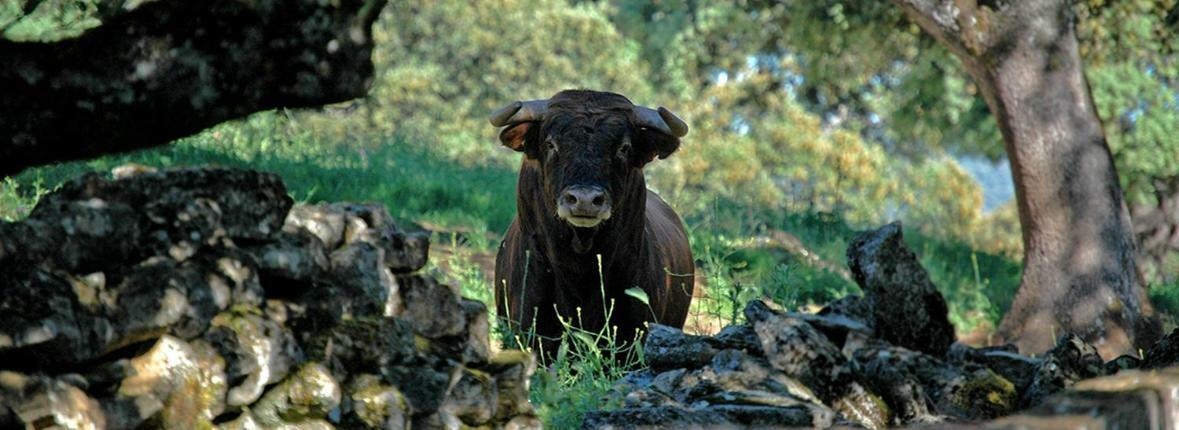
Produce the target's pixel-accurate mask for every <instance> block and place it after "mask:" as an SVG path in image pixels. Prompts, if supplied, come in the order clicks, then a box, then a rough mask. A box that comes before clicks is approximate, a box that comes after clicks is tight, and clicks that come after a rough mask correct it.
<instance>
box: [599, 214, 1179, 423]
mask: <svg viewBox="0 0 1179 430" xmlns="http://www.w3.org/2000/svg"><path fill="white" fill-rule="evenodd" d="M848 260H849V265H850V266H851V271H852V274H853V277H854V278H855V279H856V281H857V282H858V283H859V284H860V287H861V289H862V290H863V291H864V296H862V297H861V296H849V297H845V298H842V299H839V300H836V301H834V302H832V303H831V304H829V305H828V306H827V307H825V308H823V309H822V310H821V311H819V312H818V313H817V314H807V313H799V312H787V311H785V310H782V309H778V308H775V307H774V306H773V305H772V304H768V303H764V302H762V301H754V302H751V303H749V304H748V305H747V307H746V308H745V312H744V316H745V323H744V324H741V325H735V326H730V327H726V328H725V329H724V330H722V331H721V333H719V334H718V335H716V336H692V335H687V334H684V333H682V332H680V331H679V330H676V329H673V328H669V327H664V326H658V325H656V326H653V327H652V328H651V332H650V335H649V336H648V337H647V339H646V344H645V348H644V350H645V355H646V359H647V362H648V364H650V370H648V371H644V372H640V373H636V374H632V375H631V376H630V377H629V378H627V379H625V380H623V381H622V382H620V383H619V384H618V386H617V390H616V392H617V393H618V394H617V395H618V397H621V403H622V405H623V406H622V407H621V408H619V409H616V410H611V411H604V412H595V413H592V414H590V415H589V416H588V417H587V419H586V421H585V427H586V428H633V427H635V426H641V425H645V424H654V423H658V424H659V425H660V426H662V427H665V428H675V427H679V426H687V427H693V426H696V427H699V426H729V427H743V426H785V427H815V428H826V427H831V426H836V425H850V426H859V427H865V428H873V429H874V428H886V427H890V426H918V427H922V428H976V427H977V428H1077V427H1068V426H1065V427H1050V425H1053V423H1056V424H1062V425H1063V424H1067V422H1068V421H1067V420H1074V419H1080V418H1078V417H1080V416H1086V415H1085V414H1088V415H1087V418H1085V420H1087V421H1084V422H1091V423H1104V424H1106V425H1107V426H1106V427H1104V428H1169V427H1165V426H1164V427H1157V426H1156V427H1149V426H1147V427H1140V426H1138V424H1141V423H1143V422H1146V423H1166V422H1171V421H1169V420H1173V418H1169V417H1168V416H1167V415H1166V414H1167V413H1169V412H1165V411H1172V410H1174V409H1173V408H1174V407H1175V406H1176V405H1179V403H1177V400H1179V395H1174V394H1171V393H1175V392H1179V391H1167V390H1170V389H1172V388H1171V387H1175V386H1179V374H1175V373H1174V372H1173V371H1167V372H1170V373H1167V372H1164V373H1163V374H1162V375H1163V376H1156V375H1159V374H1157V373H1147V374H1144V373H1136V371H1133V370H1128V371H1127V372H1129V373H1127V372H1123V373H1120V374H1118V376H1114V377H1111V378H1115V379H1100V378H1098V379H1092V378H1097V377H1101V376H1103V375H1106V374H1111V373H1116V372H1118V371H1122V370H1125V369H1133V368H1137V367H1139V366H1142V367H1147V366H1150V367H1162V366H1166V365H1171V364H1175V360H1176V359H1175V357H1176V356H1179V354H1176V352H1175V351H1176V349H1177V348H1175V347H1174V345H1177V344H1179V341H1175V340H1174V339H1177V338H1179V331H1176V332H1175V333H1172V335H1171V336H1169V337H1168V338H1167V339H1165V340H1164V341H1163V342H1160V343H1159V344H1158V345H1156V346H1155V348H1152V349H1150V350H1149V351H1148V352H1147V353H1146V354H1145V358H1144V359H1143V360H1139V359H1137V358H1134V357H1119V358H1117V359H1115V360H1111V361H1110V362H1108V363H1106V362H1103V361H1102V360H1101V357H1100V356H1098V355H1097V353H1096V350H1095V349H1094V348H1093V346H1092V345H1089V344H1087V343H1085V342H1084V341H1083V340H1082V339H1081V338H1079V337H1077V336H1074V335H1071V334H1065V335H1062V336H1061V337H1060V339H1059V340H1058V341H1057V345H1056V347H1055V348H1053V349H1052V350H1050V351H1048V352H1047V353H1046V354H1045V355H1043V356H1040V357H1027V356H1023V355H1020V354H1018V352H1017V351H1016V349H1015V347H1014V346H1011V345H1005V346H997V347H986V348H973V347H970V346H967V345H963V344H959V343H954V342H953V341H954V337H953V336H954V330H953V327H952V326H951V325H950V323H949V320H948V319H947V315H946V314H947V308H946V303H945V301H944V299H943V298H942V297H941V295H940V294H939V293H938V292H937V290H936V289H935V288H934V285H933V284H932V283H931V282H930V280H929V277H928V275H927V274H926V272H925V271H924V269H922V268H921V266H920V265H919V264H918V263H917V260H916V256H915V255H914V253H913V252H912V251H910V250H908V249H907V248H906V246H905V244H904V242H903V238H902V236H901V229H900V225H899V224H892V225H888V226H885V227H883V228H881V229H878V230H875V231H872V232H868V233H865V234H864V235H862V236H860V237H858V238H856V239H855V240H854V241H852V243H851V245H850V249H849V250H848ZM1124 374H1125V375H1138V376H1134V377H1128V378H1130V379H1126V378H1122V379H1116V378H1120V377H1121V376H1122V375H1124ZM1168 375H1169V376H1168ZM1081 381H1084V382H1081ZM1098 381H1121V382H1098ZM1098 387H1103V388H1102V389H1098ZM1117 387H1120V388H1117ZM1099 391H1100V392H1099ZM1172 397H1174V398H1172ZM1106 398H1109V399H1125V400H1126V404H1120V405H1113V404H1105V403H1104V402H1103V401H1101V400H1100V399H1106ZM1152 402H1153V403H1152ZM1160 402H1161V403H1160ZM1127 405H1129V406H1127ZM1134 405H1137V406H1134ZM1160 405H1161V407H1165V408H1169V409H1160ZM1054 408H1058V409H1054ZM1023 410H1026V411H1027V412H1026V413H1024V414H1023V415H1019V416H1011V417H1008V418H1003V419H1002V420H1001V421H993V422H988V421H987V420H992V419H996V418H1000V417H1004V416H1009V415H1012V414H1015V413H1017V412H1019V411H1023ZM1056 410H1059V411H1060V412H1054V411H1056ZM1111 411H1112V412H1111ZM1129 411H1138V413H1129ZM1152 411H1153V412H1152ZM1106 412H1109V415H1108V416H1102V415H1101V414H1103V413H1106ZM1054 414H1065V415H1068V416H1065V417H1061V418H1060V419H1061V421H1052V420H1053V419H1056V418H1054V417H1052V415H1054ZM1144 420H1145V421H1144ZM976 423H985V424H976ZM1037 423H1038V424H1037ZM1123 424H1124V425H1123ZM1118 425H1122V426H1121V427H1118ZM1172 425H1174V423H1172Z"/></svg>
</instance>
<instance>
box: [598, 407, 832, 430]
mask: <svg viewBox="0 0 1179 430" xmlns="http://www.w3.org/2000/svg"><path fill="white" fill-rule="evenodd" d="M813 418H814V417H813V416H812V415H811V411H810V410H809V409H808V408H806V407H801V406H795V407H778V406H752V405H715V406H710V407H707V408H698V409H686V408H683V407H677V406H657V407H652V408H623V409H617V410H613V411H606V412H590V413H588V414H586V416H585V421H584V422H583V423H582V428H584V429H615V428H645V427H659V428H677V427H688V428H699V427H702V426H727V427H734V426H741V427H747V426H755V427H757V426H775V427H814V428H821V427H820V426H817V425H815V424H814V422H813Z"/></svg>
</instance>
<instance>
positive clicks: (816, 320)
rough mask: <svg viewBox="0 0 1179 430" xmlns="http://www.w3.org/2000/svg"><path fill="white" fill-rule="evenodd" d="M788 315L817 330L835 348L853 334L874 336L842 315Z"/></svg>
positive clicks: (862, 326)
mask: <svg viewBox="0 0 1179 430" xmlns="http://www.w3.org/2000/svg"><path fill="white" fill-rule="evenodd" d="M789 315H791V316H793V317H795V318H798V319H801V320H803V321H805V322H806V323H807V324H810V325H811V326H812V327H814V328H816V329H818V330H819V331H820V332H822V333H823V335H824V336H827V339H829V340H831V342H832V343H834V344H835V345H836V346H842V345H843V344H844V343H845V341H846V340H847V339H848V336H849V335H852V334H853V333H854V334H858V335H862V336H865V337H872V336H873V335H874V333H873V330H872V328H871V327H870V326H868V325H866V324H864V323H862V322H860V321H859V320H856V319H854V318H850V317H848V316H846V315H842V314H836V313H829V314H826V315H815V314H807V313H795V312H790V313H789Z"/></svg>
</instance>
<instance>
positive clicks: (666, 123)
mask: <svg viewBox="0 0 1179 430" xmlns="http://www.w3.org/2000/svg"><path fill="white" fill-rule="evenodd" d="M490 120H491V124H492V125H495V126H497V127H503V129H502V130H501V131H500V133H499V140H500V142H502V143H503V145H504V146H507V147H509V148H512V149H514V150H516V151H519V152H523V153H524V155H525V156H526V157H528V158H529V159H531V160H535V161H536V162H537V163H538V164H539V167H540V171H541V177H542V179H541V180H542V182H543V186H544V195H545V197H546V200H547V201H546V202H543V204H544V205H545V206H546V207H547V208H548V209H550V210H552V211H553V212H554V214H555V215H556V216H557V217H558V218H560V219H562V220H564V221H565V222H567V223H569V224H570V225H572V226H574V227H581V228H590V227H596V226H598V225H599V224H601V223H602V222H603V221H606V220H607V219H609V218H610V216H611V214H612V213H613V212H614V211H616V210H622V209H624V208H623V207H622V205H628V204H638V205H643V204H644V202H645V199H646V190H645V187H643V183H644V182H643V181H642V168H643V166H645V165H646V164H647V163H649V162H651V161H652V160H654V159H655V157H659V158H660V159H662V158H667V156H669V155H671V153H672V152H675V150H676V148H678V147H679V145H680V141H679V138H680V137H683V136H684V135H686V134H687V133H688V125H687V124H686V123H684V121H683V120H681V119H679V117H676V116H675V114H673V113H671V111H668V110H667V109H664V108H662V107H660V108H659V109H658V110H654V109H651V108H647V107H643V106H635V105H634V104H632V103H631V102H630V100H627V98H626V97H623V96H622V95H619V94H614V93H604V92H596V91H585V90H570V91H562V92H560V93H557V95H555V96H553V97H552V98H550V99H547V100H531V101H522V102H521V101H517V102H512V103H511V104H509V105H507V106H504V107H502V108H500V109H498V110H496V111H495V112H494V113H492V115H491V118H490ZM639 207H640V208H641V207H642V206H639Z"/></svg>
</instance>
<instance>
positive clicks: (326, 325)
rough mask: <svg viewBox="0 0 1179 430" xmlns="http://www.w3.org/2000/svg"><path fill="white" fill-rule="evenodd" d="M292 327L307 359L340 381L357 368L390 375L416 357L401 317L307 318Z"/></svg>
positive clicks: (440, 395) (409, 332) (413, 346)
mask: <svg viewBox="0 0 1179 430" xmlns="http://www.w3.org/2000/svg"><path fill="white" fill-rule="evenodd" d="M295 327H296V330H297V331H299V332H301V338H300V344H301V345H302V348H303V351H304V353H305V354H306V355H307V359H309V360H312V361H316V362H320V363H324V365H325V366H327V368H328V369H330V370H331V372H332V375H334V376H335V377H336V378H337V379H339V380H344V379H346V378H347V376H348V374H349V373H350V371H351V372H355V371H356V370H361V371H362V373H382V375H383V376H385V377H386V378H391V377H392V375H390V374H388V372H390V369H392V368H394V367H396V366H399V365H403V364H408V363H411V362H414V361H415V360H417V358H416V356H417V350H416V348H415V344H416V343H417V342H416V341H415V339H414V335H413V330H412V329H411V328H410V326H409V324H408V323H406V322H405V321H403V320H399V319H394V318H383V317H366V318H360V319H352V320H345V321H340V322H338V323H336V324H331V322H330V321H317V320H314V319H311V318H307V319H304V320H300V321H298V322H297V323H296V324H295ZM434 394H435V395H436V396H437V397H439V398H441V397H442V392H437V393H434Z"/></svg>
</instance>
